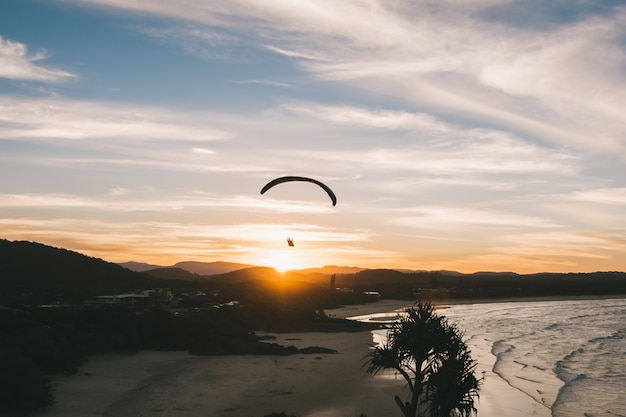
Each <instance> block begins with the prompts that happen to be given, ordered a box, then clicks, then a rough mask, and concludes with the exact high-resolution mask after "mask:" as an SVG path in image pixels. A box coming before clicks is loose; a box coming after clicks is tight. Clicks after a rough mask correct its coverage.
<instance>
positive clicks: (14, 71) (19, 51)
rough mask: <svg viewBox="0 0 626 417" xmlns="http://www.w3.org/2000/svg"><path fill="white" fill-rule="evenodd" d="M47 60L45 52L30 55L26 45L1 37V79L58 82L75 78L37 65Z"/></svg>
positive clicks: (66, 73) (64, 72) (60, 71)
mask: <svg viewBox="0 0 626 417" xmlns="http://www.w3.org/2000/svg"><path fill="white" fill-rule="evenodd" d="M45 58H46V54H45V53H44V52H37V53H35V54H31V55H29V54H28V48H27V46H26V45H25V44H23V43H20V42H16V41H11V40H8V39H5V38H3V37H2V36H0V78H9V79H13V80H30V81H43V82H58V81H61V80H64V79H67V78H71V77H74V76H75V75H74V74H71V73H69V72H66V71H62V70H58V69H51V68H45V67H43V66H40V65H37V62H38V61H42V60H44V59H45Z"/></svg>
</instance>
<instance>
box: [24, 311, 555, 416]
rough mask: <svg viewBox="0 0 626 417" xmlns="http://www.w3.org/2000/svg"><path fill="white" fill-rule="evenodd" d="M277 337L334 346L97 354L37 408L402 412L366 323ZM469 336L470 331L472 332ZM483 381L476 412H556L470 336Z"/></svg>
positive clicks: (87, 412)
mask: <svg viewBox="0 0 626 417" xmlns="http://www.w3.org/2000/svg"><path fill="white" fill-rule="evenodd" d="M407 305H410V303H409V304H407V302H402V301H395V300H385V301H380V302H377V303H371V304H365V305H358V306H348V307H346V308H343V309H338V310H328V311H327V314H329V315H331V316H333V317H353V316H360V315H365V314H373V313H384V312H390V311H393V310H395V309H397V308H402V307H404V306H407ZM272 336H275V337H276V339H275V340H274V342H276V343H280V344H284V345H294V346H297V347H300V348H303V347H308V346H322V347H326V348H330V349H334V350H336V351H337V353H335V354H296V355H291V356H253V355H246V356H235V355H229V356H192V355H189V354H187V353H186V352H151V351H150V352H140V353H137V354H134V355H113V354H108V355H101V356H96V357H94V358H92V359H91V360H89V362H87V363H86V364H85V365H84V366H83V367H82V368H81V369H80V370H79V371H78V373H77V374H76V375H72V376H58V377H56V378H55V379H54V384H55V391H56V401H57V402H56V404H55V405H54V406H52V407H50V408H49V409H47V410H44V411H41V412H38V413H36V414H35V416H36V417H100V416H102V417H105V416H106V417H114V416H115V417H131V416H133V417H138V416H164V417H170V416H171V417H174V416H176V417H178V416H181V417H182V416H188V417H196V416H197V417H200V416H203V417H206V416H215V417H263V416H265V415H266V414H269V413H272V412H285V413H287V414H288V415H290V414H293V415H296V416H301V417H358V416H360V415H362V414H363V415H366V416H368V417H377V416H399V415H400V411H399V409H398V408H397V405H396V404H395V402H394V399H393V397H394V395H400V396H401V397H403V398H405V397H406V395H407V392H408V391H407V389H406V387H405V383H404V381H403V380H402V379H401V378H400V377H397V376H395V375H394V374H391V373H390V374H383V375H378V376H375V377H371V376H368V375H366V374H365V372H364V368H363V364H364V356H365V355H366V354H367V353H368V352H369V350H370V349H371V347H372V345H373V339H372V334H371V333H370V332H369V331H365V332H356V333H288V334H272ZM466 336H468V337H469V336H471V335H466ZM471 348H472V354H473V357H474V358H475V359H476V360H477V361H478V362H479V368H478V371H477V373H478V376H479V377H480V376H482V372H483V371H484V372H485V373H484V375H485V380H484V384H483V386H482V388H481V390H480V400H479V402H478V404H477V407H478V415H479V416H481V417H496V416H498V417H499V416H502V415H507V416H508V417H517V416H520V417H521V416H529V415H533V416H539V417H543V416H545V417H548V416H550V410H549V409H548V408H546V407H542V406H538V405H537V404H536V403H535V404H533V403H532V402H530V401H528V397H527V396H525V395H523V394H522V393H521V392H520V391H519V390H517V389H515V388H513V387H511V386H510V385H508V384H507V383H506V381H504V380H503V379H501V378H499V377H498V376H497V375H495V374H494V373H492V367H493V364H494V362H495V358H494V356H493V355H492V354H491V353H490V348H491V344H490V343H488V342H487V341H484V343H481V341H480V340H477V339H476V338H474V339H472V341H471Z"/></svg>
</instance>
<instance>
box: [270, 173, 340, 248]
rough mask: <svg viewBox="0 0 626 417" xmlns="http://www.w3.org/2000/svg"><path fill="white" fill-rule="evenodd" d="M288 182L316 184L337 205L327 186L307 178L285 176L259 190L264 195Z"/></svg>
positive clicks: (335, 198) (332, 193) (333, 194)
mask: <svg viewBox="0 0 626 417" xmlns="http://www.w3.org/2000/svg"><path fill="white" fill-rule="evenodd" d="M290 181H305V182H311V183H313V184H317V185H319V186H320V187H322V189H323V190H324V191H326V194H328V196H329V197H330V200H331V201H332V202H333V206H334V205H336V204H337V197H336V196H335V193H334V192H333V190H331V189H330V187H329V186H327V185H326V184H324V183H322V182H320V181H318V180H315V179H313V178H307V177H294V176H287V177H280V178H276V179H274V180H272V181H270V182H268V183H267V184H265V186H264V187H263V188H262V189H261V194H264V193H265V192H266V191H267V190H269V189H270V188H272V187H274V186H275V185H278V184H282V183H284V182H290ZM290 246H291V245H290Z"/></svg>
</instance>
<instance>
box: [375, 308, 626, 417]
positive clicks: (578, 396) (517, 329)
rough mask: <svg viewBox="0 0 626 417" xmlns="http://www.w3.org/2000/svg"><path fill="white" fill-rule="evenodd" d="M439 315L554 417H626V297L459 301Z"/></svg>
mask: <svg viewBox="0 0 626 417" xmlns="http://www.w3.org/2000/svg"><path fill="white" fill-rule="evenodd" d="M438 312H439V313H440V314H442V315H444V316H446V317H447V318H448V320H449V321H450V322H453V323H456V325H457V326H458V328H459V329H460V330H461V331H462V332H463V333H464V335H465V340H466V341H467V344H468V346H470V348H471V347H472V346H473V345H477V344H479V343H480V344H483V345H482V346H483V347H484V344H485V343H487V344H488V346H489V348H490V350H491V354H492V355H494V357H495V363H494V365H493V373H494V374H495V375H497V376H498V377H500V378H502V379H503V380H505V381H506V382H507V383H508V384H509V385H510V386H512V387H514V388H516V389H518V390H519V391H520V393H522V394H523V395H525V396H527V398H528V401H535V402H537V403H539V404H541V405H542V406H545V407H546V408H549V409H551V412H552V416H553V417H574V416H581V417H605V416H607V417H608V416H612V417H613V416H623V417H626V299H624V298H621V299H595V300H573V301H572V300H568V301H565V300H561V301H532V302H506V303H485V304H458V305H451V306H449V308H443V309H441V310H438ZM394 314H397V313H391V314H388V315H383V317H380V316H379V317H378V318H377V319H378V320H385V319H389V318H391V317H392V316H393V315H394ZM370 319H371V318H370ZM382 338H384V334H381V333H377V334H375V341H379V342H380V341H381V339H382ZM376 339H378V340H376Z"/></svg>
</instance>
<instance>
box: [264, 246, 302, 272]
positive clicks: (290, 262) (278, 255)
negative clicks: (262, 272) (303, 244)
mask: <svg viewBox="0 0 626 417" xmlns="http://www.w3.org/2000/svg"><path fill="white" fill-rule="evenodd" d="M258 263H259V264H260V265H266V266H269V267H272V268H274V269H276V270H277V271H278V272H286V271H289V270H292V269H301V268H305V267H306V265H304V263H303V259H302V256H301V255H300V253H299V252H298V251H297V249H294V248H285V249H280V250H278V249H277V250H272V251H269V252H268V253H267V254H265V255H264V256H263V258H262V259H259V261H258Z"/></svg>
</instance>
